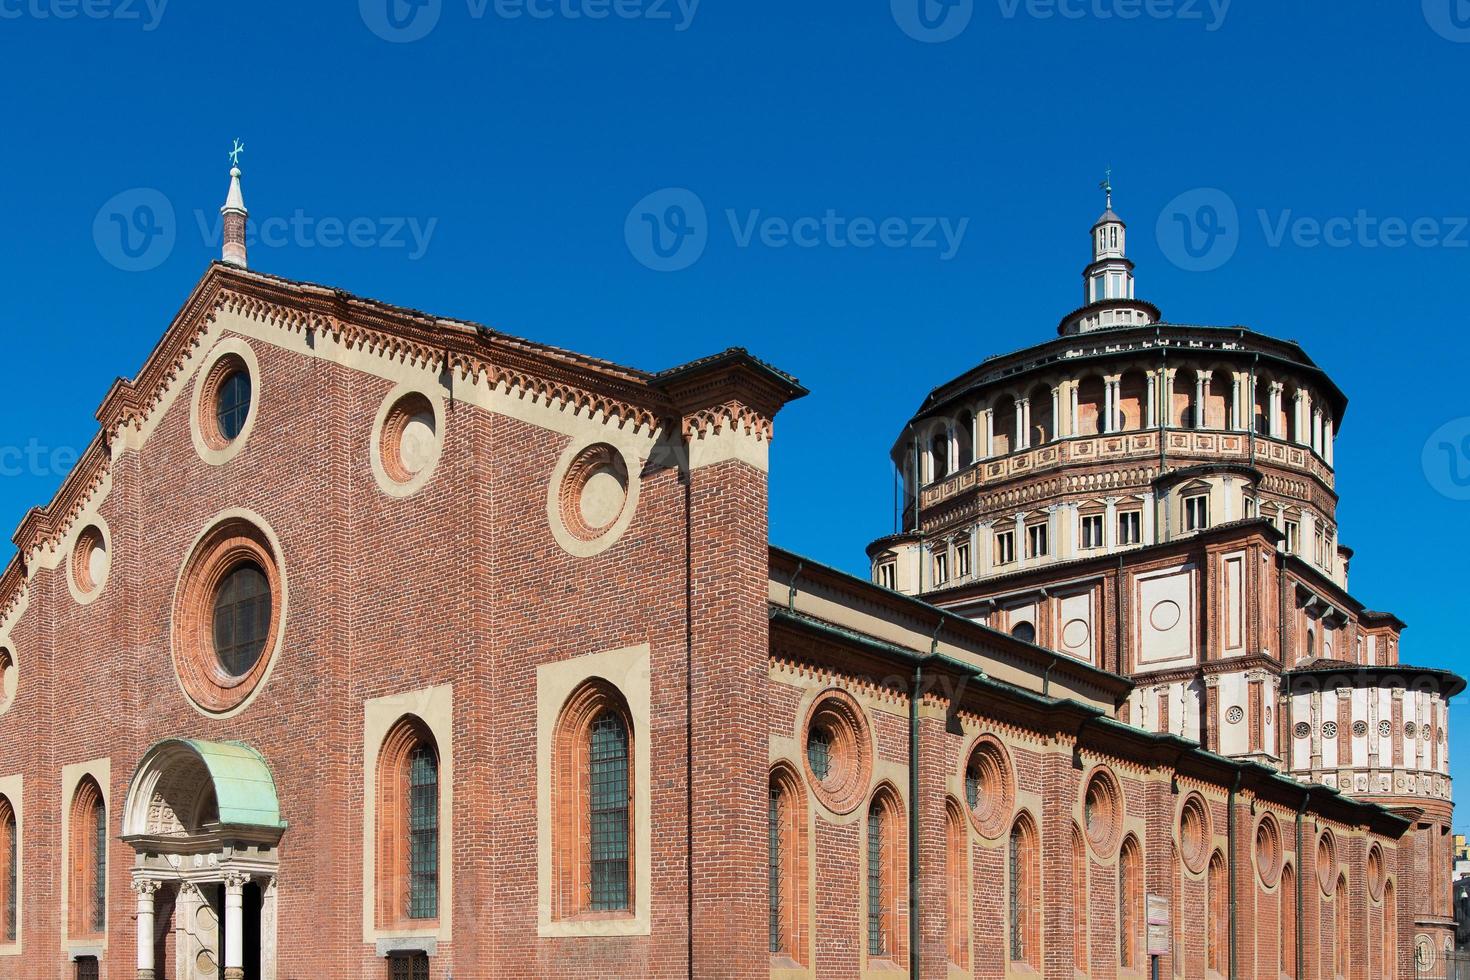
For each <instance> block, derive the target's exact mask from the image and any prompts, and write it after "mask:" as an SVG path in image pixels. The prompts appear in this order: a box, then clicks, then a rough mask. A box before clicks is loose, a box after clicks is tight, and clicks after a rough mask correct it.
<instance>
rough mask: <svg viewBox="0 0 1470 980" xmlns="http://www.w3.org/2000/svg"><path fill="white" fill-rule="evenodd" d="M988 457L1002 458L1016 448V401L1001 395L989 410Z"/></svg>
mask: <svg viewBox="0 0 1470 980" xmlns="http://www.w3.org/2000/svg"><path fill="white" fill-rule="evenodd" d="M990 431H991V440H992V441H991V448H990V455H992V456H1004V455H1006V454H1007V453H1010V452H1012V451H1013V450H1014V449H1015V448H1016V400H1015V399H1014V398H1012V397H1011V396H1010V395H1001V396H1000V397H999V398H997V399H996V400H995V402H994V404H993V405H992V407H991V409H990Z"/></svg>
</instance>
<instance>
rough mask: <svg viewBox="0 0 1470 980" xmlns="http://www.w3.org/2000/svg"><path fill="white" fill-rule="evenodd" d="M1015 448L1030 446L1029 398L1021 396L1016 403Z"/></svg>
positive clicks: (1028, 447)
mask: <svg viewBox="0 0 1470 980" xmlns="http://www.w3.org/2000/svg"><path fill="white" fill-rule="evenodd" d="M1016 448H1017V449H1030V448H1031V399H1030V398H1022V399H1021V400H1020V401H1019V402H1017V403H1016Z"/></svg>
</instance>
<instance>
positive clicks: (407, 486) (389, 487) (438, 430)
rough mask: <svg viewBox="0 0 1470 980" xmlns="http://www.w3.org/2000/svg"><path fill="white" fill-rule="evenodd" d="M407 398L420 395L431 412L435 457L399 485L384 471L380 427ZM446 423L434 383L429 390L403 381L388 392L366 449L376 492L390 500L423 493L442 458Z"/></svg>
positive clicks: (439, 396) (442, 404) (437, 388)
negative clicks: (431, 409) (430, 408)
mask: <svg viewBox="0 0 1470 980" xmlns="http://www.w3.org/2000/svg"><path fill="white" fill-rule="evenodd" d="M409 395H422V396H423V397H424V398H426V399H427V400H428V402H429V405H430V406H432V407H433V409H434V456H433V458H432V459H431V460H429V462H428V463H427V464H426V465H425V466H424V468H423V469H421V470H419V471H418V472H417V473H415V474H414V475H413V479H411V480H409V481H408V482H406V483H399V482H398V481H397V480H395V479H393V477H391V476H389V475H388V471H387V470H386V469H384V468H383V426H384V425H386V424H387V421H388V413H389V412H391V411H392V410H393V406H394V405H397V404H398V402H399V401H401V400H402V399H404V398H406V397H408V396H409ZM447 424H448V419H447V418H446V416H445V412H444V398H443V396H442V394H441V389H440V387H439V386H438V385H437V384H436V385H434V386H432V387H431V386H429V385H427V384H424V383H422V382H420V383H413V382H403V383H400V384H398V385H397V386H395V387H394V389H393V390H392V391H390V392H388V396H387V397H386V398H384V399H383V403H382V404H381V405H379V406H378V414H377V416H376V417H375V418H374V419H373V434H372V440H371V446H370V449H369V453H370V456H371V462H372V467H373V479H374V480H375V481H377V484H378V489H379V490H381V491H383V492H384V493H385V494H387V495H388V496H390V497H412V496H413V495H414V494H416V493H418V492H419V491H420V490H422V489H423V488H424V487H425V486H426V485H427V484H428V482H429V481H430V480H432V479H433V478H434V474H435V473H437V472H438V470H439V461H440V459H441V458H443V456H444V438H445V426H446V425H447Z"/></svg>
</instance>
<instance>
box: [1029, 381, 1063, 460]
mask: <svg viewBox="0 0 1470 980" xmlns="http://www.w3.org/2000/svg"><path fill="white" fill-rule="evenodd" d="M1026 397H1027V399H1028V400H1029V403H1030V405H1031V445H1033V446H1040V445H1044V444H1045V443H1048V442H1051V441H1052V440H1053V439H1055V438H1056V437H1057V425H1056V419H1055V418H1053V417H1052V415H1053V413H1052V396H1051V387H1050V386H1049V385H1037V386H1036V387H1035V388H1032V389H1031V392H1030V394H1028V395H1027V396H1026Z"/></svg>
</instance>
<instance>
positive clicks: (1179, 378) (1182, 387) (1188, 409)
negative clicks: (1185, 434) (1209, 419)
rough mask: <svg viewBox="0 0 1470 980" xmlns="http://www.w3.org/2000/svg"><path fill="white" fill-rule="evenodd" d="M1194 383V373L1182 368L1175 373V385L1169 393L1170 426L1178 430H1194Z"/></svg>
mask: <svg viewBox="0 0 1470 980" xmlns="http://www.w3.org/2000/svg"><path fill="white" fill-rule="evenodd" d="M1194 381H1195V375H1194V372H1193V371H1190V370H1188V369H1186V368H1181V369H1180V370H1178V371H1175V372H1174V384H1173V386H1172V387H1171V389H1170V391H1169V424H1170V425H1171V426H1173V427H1174V428H1176V429H1192V428H1194V418H1195V413H1194V409H1195V405H1194V394H1195V392H1194Z"/></svg>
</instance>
